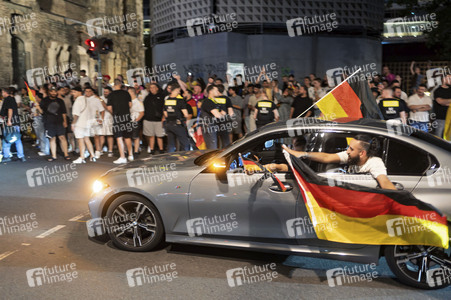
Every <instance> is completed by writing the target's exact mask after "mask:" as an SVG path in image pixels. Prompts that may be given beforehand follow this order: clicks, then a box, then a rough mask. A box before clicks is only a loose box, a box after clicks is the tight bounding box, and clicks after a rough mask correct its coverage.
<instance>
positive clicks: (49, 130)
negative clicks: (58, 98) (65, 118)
mask: <svg viewBox="0 0 451 300" xmlns="http://www.w3.org/2000/svg"><path fill="white" fill-rule="evenodd" d="M44 128H45V135H46V136H47V137H49V138H53V137H55V136H62V135H63V136H64V135H65V134H66V128H64V126H63V124H46V125H45V127H44Z"/></svg>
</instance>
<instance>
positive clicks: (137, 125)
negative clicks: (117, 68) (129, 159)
mask: <svg viewBox="0 0 451 300" xmlns="http://www.w3.org/2000/svg"><path fill="white" fill-rule="evenodd" d="M128 93H129V94H130V97H131V98H132V107H130V117H131V120H132V124H133V126H132V127H133V131H132V140H133V148H134V150H135V151H134V156H138V155H139V143H140V137H139V136H140V131H141V122H140V121H141V120H142V118H143V117H144V104H143V103H142V101H140V100H139V99H138V97H137V96H136V90H135V88H134V87H129V88H128Z"/></svg>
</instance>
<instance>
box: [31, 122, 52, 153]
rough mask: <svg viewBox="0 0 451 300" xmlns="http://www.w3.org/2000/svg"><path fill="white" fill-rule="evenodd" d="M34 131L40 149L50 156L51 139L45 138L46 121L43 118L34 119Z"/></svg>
mask: <svg viewBox="0 0 451 300" xmlns="http://www.w3.org/2000/svg"><path fill="white" fill-rule="evenodd" d="M33 126H34V131H35V132H36V137H37V139H38V140H39V148H40V149H41V152H44V153H45V155H50V144H49V139H48V138H47V137H46V136H45V128H44V120H43V117H42V116H37V117H34V121H33Z"/></svg>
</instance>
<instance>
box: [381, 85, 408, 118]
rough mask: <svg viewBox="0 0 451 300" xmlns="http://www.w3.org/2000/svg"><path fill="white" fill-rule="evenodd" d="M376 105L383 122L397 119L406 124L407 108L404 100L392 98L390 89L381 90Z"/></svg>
mask: <svg viewBox="0 0 451 300" xmlns="http://www.w3.org/2000/svg"><path fill="white" fill-rule="evenodd" d="M378 105H379V109H380V110H381V112H382V115H383V116H384V120H394V119H397V120H400V121H401V122H402V123H403V124H407V112H408V111H409V107H408V106H407V104H406V102H405V101H404V100H402V99H399V98H395V97H393V90H392V89H391V88H385V89H383V90H382V99H381V100H380V101H379V104H378Z"/></svg>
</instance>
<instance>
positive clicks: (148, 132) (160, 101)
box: [143, 83, 165, 153]
mask: <svg viewBox="0 0 451 300" xmlns="http://www.w3.org/2000/svg"><path fill="white" fill-rule="evenodd" d="M149 90H150V93H149V94H148V95H147V96H146V98H145V99H144V122H143V134H144V135H145V136H147V137H148V148H147V153H152V152H153V151H154V146H155V137H157V143H158V148H159V149H160V152H161V151H163V137H164V129H163V122H162V120H163V108H164V96H165V95H164V94H163V92H162V91H161V89H160V87H159V86H158V85H157V84H156V83H151V84H150V86H149Z"/></svg>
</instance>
